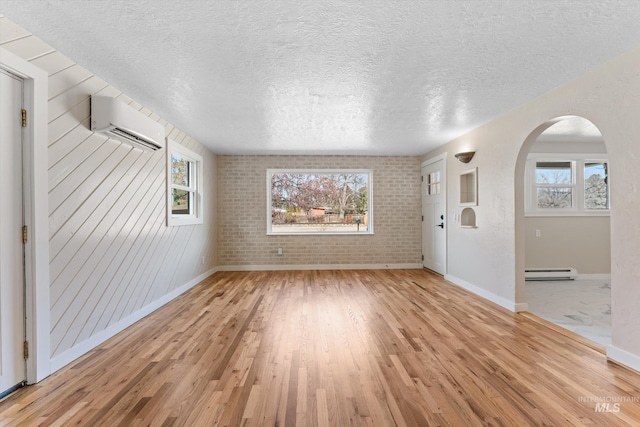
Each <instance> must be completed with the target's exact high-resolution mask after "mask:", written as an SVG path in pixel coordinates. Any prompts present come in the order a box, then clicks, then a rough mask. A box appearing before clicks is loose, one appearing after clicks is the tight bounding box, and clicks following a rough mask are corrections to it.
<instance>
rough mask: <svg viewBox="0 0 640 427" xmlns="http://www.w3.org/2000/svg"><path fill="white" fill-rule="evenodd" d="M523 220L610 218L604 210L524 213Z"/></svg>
mask: <svg viewBox="0 0 640 427" xmlns="http://www.w3.org/2000/svg"><path fill="white" fill-rule="evenodd" d="M524 216H525V218H527V217H572V216H573V217H589V216H591V217H597V216H605V217H608V216H611V211H610V210H606V211H603V212H598V211H567V212H525V214H524Z"/></svg>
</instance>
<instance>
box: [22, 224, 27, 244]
mask: <svg viewBox="0 0 640 427" xmlns="http://www.w3.org/2000/svg"><path fill="white" fill-rule="evenodd" d="M22 243H27V226H26V225H23V226H22Z"/></svg>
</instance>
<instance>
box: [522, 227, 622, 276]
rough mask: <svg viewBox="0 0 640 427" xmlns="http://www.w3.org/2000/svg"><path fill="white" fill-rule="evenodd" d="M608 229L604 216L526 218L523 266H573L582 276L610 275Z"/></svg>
mask: <svg viewBox="0 0 640 427" xmlns="http://www.w3.org/2000/svg"><path fill="white" fill-rule="evenodd" d="M609 229H610V225H609V217H607V216H569V217H557V216H556V217H553V216H543V217H535V216H534V217H527V218H525V242H526V246H525V267H527V268H542V267H574V268H576V269H577V270H578V274H581V275H582V274H599V275H600V274H609V273H611V245H610V233H609ZM536 230H540V237H536Z"/></svg>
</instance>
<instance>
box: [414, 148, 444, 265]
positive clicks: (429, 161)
mask: <svg viewBox="0 0 640 427" xmlns="http://www.w3.org/2000/svg"><path fill="white" fill-rule="evenodd" d="M440 160H442V174H443V175H444V177H445V188H444V191H443V193H442V194H443V197H444V218H445V221H444V223H445V227H444V274H443V275H446V274H447V273H448V272H449V269H448V266H449V257H448V249H447V248H448V245H447V242H448V240H449V226H448V224H449V216H448V215H447V212H448V204H447V188H448V186H449V177H448V176H447V153H446V152H444V153H442V154H439V155H437V156H435V157H430V158H429V159H427V160H425V161H423V162H422V164H421V165H420V176H422V169H423V168H424V167H425V166H428V165H430V164H432V163H436V162H439V161H440ZM423 179H424V177H423ZM421 188H422V187H421ZM424 197H425V195H424V191H422V190H420V199H421V200H420V203H421V204H422V206H424ZM422 215H424V210H423V211H422ZM423 229H424V228H423ZM421 233H422V231H421ZM422 234H423V235H422V239H423V242H422V246H421V248H420V250H422V248H424V233H422ZM422 266H423V268H424V260H423V261H422Z"/></svg>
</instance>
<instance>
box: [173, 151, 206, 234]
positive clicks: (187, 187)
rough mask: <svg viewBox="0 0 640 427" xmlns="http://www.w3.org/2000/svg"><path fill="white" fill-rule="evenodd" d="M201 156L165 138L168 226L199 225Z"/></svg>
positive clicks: (200, 219)
mask: <svg viewBox="0 0 640 427" xmlns="http://www.w3.org/2000/svg"><path fill="white" fill-rule="evenodd" d="M202 205H203V203H202V156H200V155H199V154H197V153H195V152H193V151H191V150H189V149H188V148H186V147H183V146H182V145H180V144H178V143H177V142H175V141H172V140H167V225H168V226H174V225H190V224H202V222H203V221H202Z"/></svg>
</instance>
